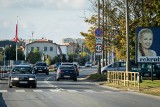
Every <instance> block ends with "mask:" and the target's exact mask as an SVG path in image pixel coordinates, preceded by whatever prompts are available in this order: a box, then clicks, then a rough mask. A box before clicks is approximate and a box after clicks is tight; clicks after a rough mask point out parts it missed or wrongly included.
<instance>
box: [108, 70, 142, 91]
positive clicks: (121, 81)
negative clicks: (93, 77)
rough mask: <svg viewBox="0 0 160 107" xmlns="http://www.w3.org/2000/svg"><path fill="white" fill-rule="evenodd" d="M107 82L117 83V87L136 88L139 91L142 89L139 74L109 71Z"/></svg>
mask: <svg viewBox="0 0 160 107" xmlns="http://www.w3.org/2000/svg"><path fill="white" fill-rule="evenodd" d="M107 81H108V83H115V84H117V85H123V86H127V87H135V88H138V90H139V87H140V75H139V72H124V71H108V72H107Z"/></svg>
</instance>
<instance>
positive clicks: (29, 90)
mask: <svg viewBox="0 0 160 107" xmlns="http://www.w3.org/2000/svg"><path fill="white" fill-rule="evenodd" d="M7 92H17V93H25V92H34V93H42V92H54V93H56V92H70V93H80V92H82V93H84V92H87V93H97V92H99V93H109V92H112V91H106V90H99V91H98V90H66V89H12V90H11V89H6V90H2V89H1V90H0V93H7Z"/></svg>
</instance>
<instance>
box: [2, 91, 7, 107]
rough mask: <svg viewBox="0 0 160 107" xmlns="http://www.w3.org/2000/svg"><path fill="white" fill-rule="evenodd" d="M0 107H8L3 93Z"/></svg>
mask: <svg viewBox="0 0 160 107" xmlns="http://www.w3.org/2000/svg"><path fill="white" fill-rule="evenodd" d="M0 107H7V105H6V103H5V101H4V99H3V97H2V93H0Z"/></svg>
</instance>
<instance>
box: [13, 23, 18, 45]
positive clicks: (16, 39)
mask: <svg viewBox="0 0 160 107" xmlns="http://www.w3.org/2000/svg"><path fill="white" fill-rule="evenodd" d="M13 40H14V41H15V42H18V23H17V24H16V35H15V37H14V38H13Z"/></svg>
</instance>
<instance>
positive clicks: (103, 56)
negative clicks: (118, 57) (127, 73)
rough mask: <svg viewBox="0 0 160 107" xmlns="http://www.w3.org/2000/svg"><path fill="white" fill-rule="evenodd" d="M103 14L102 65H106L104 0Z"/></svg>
mask: <svg viewBox="0 0 160 107" xmlns="http://www.w3.org/2000/svg"><path fill="white" fill-rule="evenodd" d="M102 8H103V9H102V14H103V19H102V20H103V34H102V40H103V41H102V61H103V62H102V66H103V67H104V66H105V62H104V58H105V55H104V52H105V50H104V0H102Z"/></svg>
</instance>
